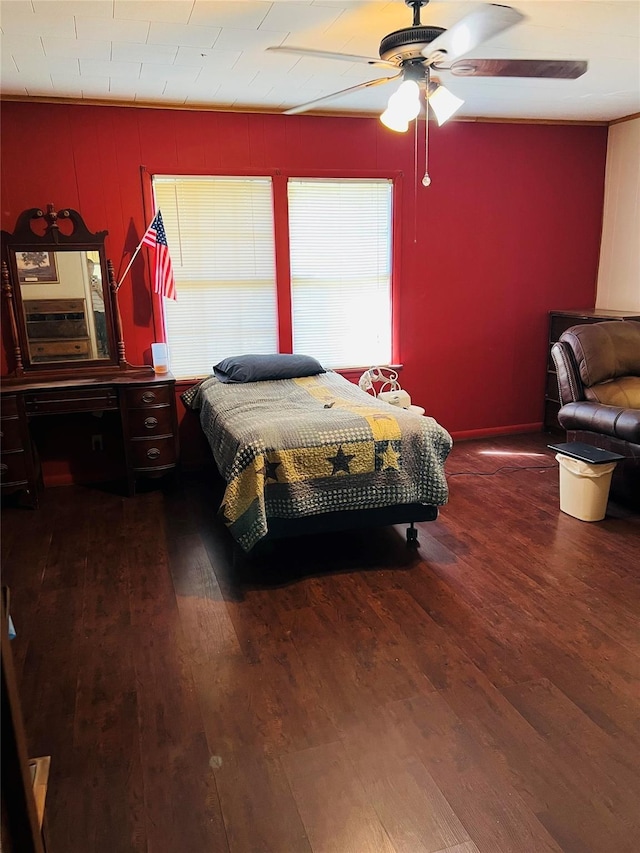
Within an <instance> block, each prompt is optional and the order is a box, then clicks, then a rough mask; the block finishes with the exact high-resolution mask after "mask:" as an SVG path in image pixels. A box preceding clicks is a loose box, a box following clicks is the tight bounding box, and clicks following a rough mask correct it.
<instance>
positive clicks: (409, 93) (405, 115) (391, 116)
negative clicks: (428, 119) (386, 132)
mask: <svg viewBox="0 0 640 853" xmlns="http://www.w3.org/2000/svg"><path fill="white" fill-rule="evenodd" d="M419 112H420V87H419V86H418V84H417V83H416V81H415V80H405V81H404V83H401V84H400V86H399V87H398V89H397V90H396V91H395V92H394V93H393V95H391V97H390V98H389V101H388V103H387V109H386V110H385V111H384V112H383V113H382V115H381V116H380V121H381V122H382V124H384V125H385V127H388V128H389V129H390V130H395V131H396V132H397V133H406V131H407V130H408V129H409V122H410V121H412V120H413V119H414V118H416V116H417V115H418V113H419Z"/></svg>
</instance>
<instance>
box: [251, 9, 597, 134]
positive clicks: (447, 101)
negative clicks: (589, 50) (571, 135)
mask: <svg viewBox="0 0 640 853" xmlns="http://www.w3.org/2000/svg"><path fill="white" fill-rule="evenodd" d="M404 2H405V3H406V5H407V6H410V7H411V8H412V9H413V23H412V25H411V26H410V27H404V28H403V29H401V30H396V31H395V32H392V33H389V34H388V35H386V36H384V38H383V39H382V41H381V42H380V48H379V53H380V58H379V59H375V58H371V57H368V56H357V55H353V54H348V53H333V52H331V51H325V50H312V49H307V48H304V47H290V46H286V45H285V46H282V47H269V48H267V50H273V51H279V52H280V53H294V54H301V55H303V56H313V57H319V58H324V59H341V60H345V61H348V62H365V63H367V64H368V65H375V66H377V67H382V68H388V69H393V70H397V71H398V73H397V74H394V75H393V76H392V77H379V78H377V79H375V80H369V81H367V82H366V83H359V84H358V85H357V86H350V87H349V88H348V89H342V90H341V91H339V92H334V93H333V94H331V95H325V96H324V97H321V98H316V99H315V100H313V101H307V102H306V103H304V104H300V105H299V106H297V107H292V108H291V109H288V110H285V111H284V112H285V115H295V114H296V113H303V112H306V111H307V110H310V109H313V108H314V107H317V106H319V105H320V104H324V103H327V102H328V101H333V100H334V99H335V98H341V97H343V96H344V95H348V94H349V93H351V92H357V91H358V90H359V89H367V88H370V87H372V86H380V85H383V84H385V83H390V82H391V81H392V80H397V79H398V78H403V82H402V84H401V85H400V87H399V89H398V90H397V91H396V92H395V93H394V94H393V95H392V96H391V98H390V99H389V104H388V106H387V109H386V110H385V111H384V112H383V113H382V115H381V116H380V119H381V121H382V122H383V123H384V124H385V125H387V127H389V128H391V129H392V130H396V131H399V132H404V131H406V130H407V129H408V126H409V121H411V120H412V119H414V118H416V117H417V116H418V114H419V112H420V108H421V107H420V91H424V92H425V98H426V101H427V102H428V104H429V106H430V107H431V109H432V111H433V113H434V114H435V116H436V119H437V121H438V124H443V123H444V122H445V121H446V120H447V119H448V118H450V117H451V116H452V115H453V114H454V113H455V112H456V110H458V109H459V108H460V107H461V106H462V104H463V103H464V101H462V100H461V99H460V98H457V97H456V96H455V95H454V94H453V93H452V92H450V91H449V90H448V89H446V87H444V86H442V85H441V84H440V81H439V80H438V79H437V78H435V77H434V76H433V74H432V71H436V72H437V71H447V72H449V73H450V74H452V75H454V76H458V77H540V78H545V77H546V78H564V79H575V78H577V77H580V76H581V75H582V74H584V73H585V71H586V70H587V63H586V62H584V61H576V60H568V59H567V60H564V59H554V60H546V59H475V58H473V59H471V58H469V59H461V58H460V57H464V56H465V55H466V54H468V53H470V52H471V51H472V50H474V48H476V47H477V46H478V45H480V44H482V43H483V42H485V41H487V40H488V39H490V38H492V37H493V36H495V35H497V34H498V33H501V32H503V31H504V30H506V29H508V28H509V27H512V26H514V24H517V23H519V22H521V21H523V20H524V18H525V16H524V15H522V14H521V13H520V12H518V11H517V10H516V9H513V8H511V7H510V6H501V5H497V4H493V3H491V4H484V5H482V6H480V8H478V9H476V10H475V11H473V12H471V13H470V14H469V15H466V16H465V17H464V18H462V19H461V20H459V21H458V22H457V23H455V24H454V25H453V26H452V27H450V28H449V29H448V30H447V29H443V28H442V27H430V26H425V25H423V24H422V23H421V22H420V9H421V7H422V6H426V5H427V3H428V2H429V0H404Z"/></svg>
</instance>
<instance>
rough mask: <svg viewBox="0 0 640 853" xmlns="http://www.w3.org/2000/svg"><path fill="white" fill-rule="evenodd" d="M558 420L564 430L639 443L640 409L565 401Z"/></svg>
mask: <svg viewBox="0 0 640 853" xmlns="http://www.w3.org/2000/svg"><path fill="white" fill-rule="evenodd" d="M554 346H555V345H554ZM558 421H559V422H560V425H561V426H563V427H564V429H566V430H588V431H590V432H596V433H601V434H603V435H611V436H613V437H614V438H619V439H621V440H622V441H630V442H632V443H633V444H640V409H620V408H618V407H617V406H603V405H602V403H588V402H576V403H567V404H566V405H565V406H562V408H561V409H560V411H559V412H558Z"/></svg>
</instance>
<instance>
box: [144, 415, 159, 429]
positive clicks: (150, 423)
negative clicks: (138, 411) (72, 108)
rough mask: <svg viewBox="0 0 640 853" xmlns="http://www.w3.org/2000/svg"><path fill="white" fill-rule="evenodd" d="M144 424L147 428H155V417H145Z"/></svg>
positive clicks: (156, 422)
mask: <svg viewBox="0 0 640 853" xmlns="http://www.w3.org/2000/svg"><path fill="white" fill-rule="evenodd" d="M144 425H145V426H146V428H147V429H155V428H156V427H157V426H158V419H157V418H145V422H144Z"/></svg>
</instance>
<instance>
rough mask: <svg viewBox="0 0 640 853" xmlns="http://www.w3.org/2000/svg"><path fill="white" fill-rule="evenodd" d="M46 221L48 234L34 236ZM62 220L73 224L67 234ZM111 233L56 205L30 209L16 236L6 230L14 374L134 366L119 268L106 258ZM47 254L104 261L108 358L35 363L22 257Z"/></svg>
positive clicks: (5, 280) (4, 282)
mask: <svg viewBox="0 0 640 853" xmlns="http://www.w3.org/2000/svg"><path fill="white" fill-rule="evenodd" d="M40 219H42V220H44V222H45V229H44V233H43V234H37V233H35V232H34V230H33V228H32V226H31V223H32V222H34V221H37V220H40ZM58 220H66V221H70V222H71V224H72V231H71V233H70V234H65V233H64V232H63V231H62V230H61V229H60V226H59V225H58ZM108 233H109V232H108V231H98V232H96V233H95V234H94V233H92V232H91V231H89V229H88V228H87V226H86V225H85V223H84V220H83V219H82V217H81V216H80V214H79V213H78V211H77V210H73V209H72V208H63V209H62V210H59V211H57V212H56V210H55V207H54V205H53V204H48V205H47V209H46V212H45V211H43V210H42V208H39V207H32V208H29V209H28V210H24V211H23V212H22V213H21V214H20V216H19V217H18V220H17V222H16V227H15V229H14V231H13V233H9V232H8V231H2V291H3V294H4V296H5V299H6V302H7V309H8V316H9V324H10V330H11V336H12V338H13V349H12V350H10V348H9V347H7V356H8V357H9V358H11V357H13V362H14V371H13V374H10V375H14V376H23V375H24V374H26V373H28V374H35V373H39V374H47V375H51V374H52V373H55V372H58V373H64V372H68V371H69V370H73V372H74V374H75V373H78V372H83V371H88V372H95V371H98V370H113V369H114V368H117V367H119V368H121V369H126V368H128V367H129V364H128V363H127V361H126V359H125V352H124V342H123V340H122V321H121V318H120V310H119V308H118V298H117V285H116V281H115V275H114V270H113V264H112V263H111V261H110V260H108V259H107V257H106V254H105V247H104V241H105V237H106V236H107V234H108ZM23 250H24V251H33V250H38V251H45V252H60V251H63V252H65V251H66V252H73V251H75V252H87V251H90V252H97V253H98V256H99V258H100V269H101V280H102V292H103V298H104V306H105V321H106V325H107V340H108V342H109V357H108V358H100V359H96V358H91V359H82V360H80V359H66V360H65V359H60V360H59V361H50V362H33V361H32V360H31V356H30V349H29V338H28V335H27V324H26V315H25V310H24V304H23V298H22V289H21V287H20V279H19V276H18V268H17V263H16V253H17V252H20V251H23Z"/></svg>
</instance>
